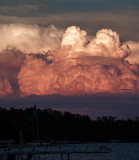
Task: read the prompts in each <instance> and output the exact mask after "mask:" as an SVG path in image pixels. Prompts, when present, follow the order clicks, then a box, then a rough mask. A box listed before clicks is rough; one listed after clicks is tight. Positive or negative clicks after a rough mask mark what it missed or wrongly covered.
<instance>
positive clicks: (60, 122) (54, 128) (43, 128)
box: [0, 106, 139, 142]
mask: <svg viewBox="0 0 139 160" xmlns="http://www.w3.org/2000/svg"><path fill="white" fill-rule="evenodd" d="M21 131H22V134H23V139H24V141H29V140H36V139H40V140H47V141H52V140H53V141H58V140H72V141H81V142H85V141H86V142H91V141H96V142H105V141H110V140H112V139H116V140H121V141H129V142H131V141H132V142H137V141H138V142H139V118H136V119H134V120H132V119H127V120H118V119H117V118H116V117H111V116H110V117H102V118H98V119H97V120H91V119H90V118H89V116H83V115H79V114H71V113H69V112H60V111H56V110H52V109H36V106H35V107H31V108H26V109H15V108H10V109H5V108H0V139H1V140H2V139H14V140H15V141H17V142H18V141H19V139H20V138H19V137H20V136H21ZM19 133H20V134H19ZM19 135H20V136H19Z"/></svg>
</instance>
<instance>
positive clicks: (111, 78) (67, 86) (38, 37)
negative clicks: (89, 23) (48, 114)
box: [0, 24, 139, 96]
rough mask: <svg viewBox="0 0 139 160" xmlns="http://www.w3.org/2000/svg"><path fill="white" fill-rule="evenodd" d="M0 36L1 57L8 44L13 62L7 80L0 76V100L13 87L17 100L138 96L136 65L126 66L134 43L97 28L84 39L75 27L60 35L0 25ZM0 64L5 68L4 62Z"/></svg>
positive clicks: (32, 27)
mask: <svg viewBox="0 0 139 160" xmlns="http://www.w3.org/2000/svg"><path fill="white" fill-rule="evenodd" d="M6 29H8V31H7V32H6ZM0 33H1V35H2V36H3V38H4V40H3V42H2V40H0V43H1V48H0V51H1V55H3V54H4V55H6V54H7V52H9V50H8V51H7V49H6V48H7V46H8V45H9V46H12V47H16V48H17V49H14V50H13V49H11V52H12V53H11V52H10V55H11V56H12V57H14V58H13V60H14V62H15V63H16V61H17V63H18V65H17V66H16V65H15V66H14V70H15V72H14V73H15V74H14V76H13V77H14V78H13V79H12V80H11V78H10V77H11V76H9V73H7V74H6V76H5V74H3V73H2V72H0V76H1V77H2V79H1V80H0V96H5V95H7V94H11V93H14V92H16V91H15V88H14V87H15V86H18V88H19V93H20V95H22V96H27V95H32V94H35V95H52V94H61V95H89V94H95V93H99V92H109V93H121V92H133V93H138V92H139V67H138V65H136V64H132V61H133V59H134V58H135V57H136V56H138V53H137V52H138V51H137V49H136V54H135V55H136V56H134V58H133V57H132V50H133V47H132V46H135V47H136V45H135V42H131V41H130V42H126V43H121V42H120V39H119V35H118V34H117V33H116V32H114V31H112V30H111V29H102V30H99V31H98V32H97V34H96V36H95V37H93V38H92V39H90V40H89V41H87V39H88V37H87V32H86V31H84V30H81V29H80V28H79V27H76V26H71V27H68V28H67V30H66V31H65V33H63V30H62V29H61V30H59V29H57V28H55V27H54V26H50V27H48V28H41V27H39V26H37V25H19V24H18V25H1V26H0ZM9 33H10V35H9ZM60 40H61V42H60ZM136 43H137V42H136ZM12 47H11V48H12ZM135 47H134V50H135ZM54 48H55V49H54ZM56 48H57V49H56ZM130 48H131V49H130ZM136 48H137V47H136ZM18 49H20V50H21V51H20V54H19V53H17V51H18V52H19V50H18ZM5 52H6V53H5ZM8 54H9V53H8ZM133 54H134V53H133ZM2 57H3V56H1V57H0V59H2ZM130 57H132V58H131V60H130ZM125 58H126V59H128V61H129V62H130V63H129V62H128V61H127V60H125ZM11 59H12V58H11ZM19 60H20V61H19ZM3 61H4V62H3ZM21 61H22V62H21ZM19 62H20V63H19ZM133 62H134V61H133ZM0 63H1V64H6V63H7V60H5V59H3V60H1V61H0ZM9 63H11V64H13V61H12V60H11V62H9V61H8V65H9V66H10V64H9ZM8 65H7V66H8ZM2 66H4V65H2ZM5 68H7V67H5ZM9 68H10V67H9ZM7 70H8V69H7ZM12 72H13V71H12V69H11V73H12ZM11 82H12V83H11Z"/></svg>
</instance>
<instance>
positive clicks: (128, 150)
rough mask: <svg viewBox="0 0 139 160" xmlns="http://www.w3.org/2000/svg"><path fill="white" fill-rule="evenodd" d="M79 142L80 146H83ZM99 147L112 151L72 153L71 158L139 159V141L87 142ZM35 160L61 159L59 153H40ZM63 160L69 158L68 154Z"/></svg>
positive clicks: (92, 159) (100, 159)
mask: <svg viewBox="0 0 139 160" xmlns="http://www.w3.org/2000/svg"><path fill="white" fill-rule="evenodd" d="M82 145H83V144H79V145H78V146H82ZM86 145H89V146H91V147H92V146H93V147H94V148H97V147H98V146H106V147H108V148H110V149H112V152H111V153H105V154H71V155H70V160H139V143H92V144H86ZM33 159H35V160H61V157H60V156H59V155H39V156H35V157H33ZM63 160H68V157H67V155H64V156H63Z"/></svg>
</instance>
